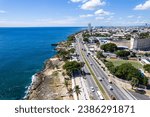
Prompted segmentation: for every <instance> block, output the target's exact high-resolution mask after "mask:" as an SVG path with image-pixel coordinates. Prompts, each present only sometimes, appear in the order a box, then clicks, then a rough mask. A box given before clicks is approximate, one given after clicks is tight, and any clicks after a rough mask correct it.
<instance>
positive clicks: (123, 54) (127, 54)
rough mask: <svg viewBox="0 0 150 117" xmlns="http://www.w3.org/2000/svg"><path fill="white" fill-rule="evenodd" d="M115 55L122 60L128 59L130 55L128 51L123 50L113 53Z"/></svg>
mask: <svg viewBox="0 0 150 117" xmlns="http://www.w3.org/2000/svg"><path fill="white" fill-rule="evenodd" d="M115 54H116V55H117V56H118V57H121V58H124V57H128V56H129V55H130V52H129V51H125V50H118V51H117V52H115Z"/></svg>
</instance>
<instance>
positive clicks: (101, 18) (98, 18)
mask: <svg viewBox="0 0 150 117" xmlns="http://www.w3.org/2000/svg"><path fill="white" fill-rule="evenodd" d="M95 19H96V20H103V19H105V18H104V17H96V18H95Z"/></svg>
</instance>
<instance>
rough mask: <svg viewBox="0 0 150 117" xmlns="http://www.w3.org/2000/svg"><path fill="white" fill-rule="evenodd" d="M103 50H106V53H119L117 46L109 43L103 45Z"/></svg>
mask: <svg viewBox="0 0 150 117" xmlns="http://www.w3.org/2000/svg"><path fill="white" fill-rule="evenodd" d="M101 49H102V50H104V52H115V51H117V45H116V44H114V43H108V44H104V45H102V46H101Z"/></svg>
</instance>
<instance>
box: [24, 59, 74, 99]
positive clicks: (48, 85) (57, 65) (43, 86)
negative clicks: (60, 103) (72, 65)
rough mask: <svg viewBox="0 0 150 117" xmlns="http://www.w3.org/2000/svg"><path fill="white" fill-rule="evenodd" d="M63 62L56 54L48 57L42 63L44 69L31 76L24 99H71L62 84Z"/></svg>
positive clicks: (63, 78)
mask: <svg viewBox="0 0 150 117" xmlns="http://www.w3.org/2000/svg"><path fill="white" fill-rule="evenodd" d="M63 64H64V62H63V61H60V60H59V58H57V56H55V57H53V58H50V59H48V60H47V61H46V62H45V64H44V69H43V70H42V71H41V72H39V73H36V74H35V75H34V76H33V77H32V83H31V85H30V87H29V88H28V92H27V94H26V96H25V98H24V99H25V100H72V97H70V96H69V94H68V91H67V88H66V87H65V85H64V80H65V77H64V76H63V73H64V72H65V71H64V70H63V69H62V66H63ZM70 85H71V83H70ZM70 87H71V86H70Z"/></svg>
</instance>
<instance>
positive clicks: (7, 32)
mask: <svg viewBox="0 0 150 117" xmlns="http://www.w3.org/2000/svg"><path fill="white" fill-rule="evenodd" d="M82 29H83V28H74V27H65V28H64V27H57V28H56V27H55V28H52V27H51V28H48V27H47V28H0V61H1V63H0V100H16V99H17V100H19V99H23V97H24V96H25V91H26V90H27V88H28V86H29V85H30V83H31V81H32V80H31V78H32V75H33V74H35V73H36V72H38V71H40V70H41V69H42V67H43V64H44V61H45V60H46V59H48V58H50V57H52V56H54V55H55V54H56V51H55V50H54V47H52V46H51V44H54V43H57V42H60V41H63V40H66V38H67V36H69V35H71V34H73V33H76V32H78V31H80V30H82Z"/></svg>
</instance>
